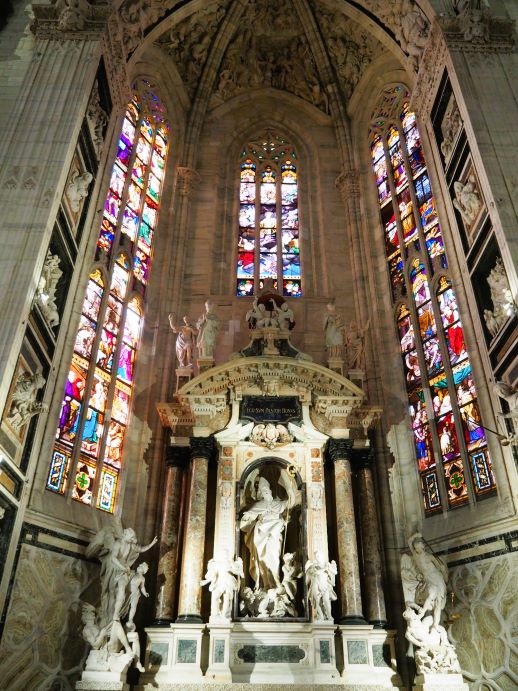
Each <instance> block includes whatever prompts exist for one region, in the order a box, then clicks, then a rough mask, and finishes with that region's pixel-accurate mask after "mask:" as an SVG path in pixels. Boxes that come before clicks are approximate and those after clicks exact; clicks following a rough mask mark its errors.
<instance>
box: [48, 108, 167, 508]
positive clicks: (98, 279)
mask: <svg viewBox="0 0 518 691" xmlns="http://www.w3.org/2000/svg"><path fill="white" fill-rule="evenodd" d="M167 146H168V135H167V126H166V125H165V123H164V122H163V121H162V122H160V118H159V119H158V120H157V119H156V117H155V118H154V119H153V120H151V119H148V118H147V117H145V116H144V110H143V107H142V105H141V103H140V101H139V100H138V99H137V98H135V99H134V100H133V101H132V102H131V103H130V104H129V106H128V108H127V111H126V114H125V117H124V120H123V124H122V131H121V135H120V138H119V141H118V149H117V156H116V160H115V163H114V165H113V169H112V174H111V179H110V187H109V190H108V194H107V196H106V202H105V206H104V214H103V218H102V223H101V228H100V231H99V235H98V240H97V246H98V254H100V255H101V256H104V257H105V258H106V259H107V261H105V262H103V261H101V262H99V263H98V264H96V265H95V267H94V268H93V270H92V272H91V273H90V277H89V280H88V284H87V288H86V295H85V298H84V302H83V307H82V310H81V317H80V320H79V328H78V331H77V335H76V339H75V345H74V353H73V356H72V362H71V364H70V370H69V373H68V378H67V382H66V385H65V392H64V396H63V402H62V405H61V412H60V416H59V422H58V428H57V430H56V439H55V443H54V450H53V453H52V459H51V463H50V469H49V474H48V478H47V485H46V486H47V489H49V490H51V491H53V492H57V493H58V494H65V493H67V492H70V493H71V495H72V497H73V498H74V499H76V500H77V501H79V502H82V503H83V504H90V505H95V506H96V507H97V508H99V509H102V510H104V511H108V512H113V510H114V507H115V499H116V496H117V486H118V482H119V477H120V472H121V467H122V449H123V445H124V439H125V435H126V430H127V426H128V421H129V416H130V406H131V396H132V390H133V378H134V367H135V361H136V353H137V346H138V342H139V338H140V333H141V329H142V321H143V316H144V295H145V287H146V284H147V280H148V276H149V269H150V262H151V257H152V244H153V234H154V232H155V229H156V223H157V217H158V209H159V204H160V191H161V187H162V182H163V177H164V169H165V160H166V154H167Z"/></svg>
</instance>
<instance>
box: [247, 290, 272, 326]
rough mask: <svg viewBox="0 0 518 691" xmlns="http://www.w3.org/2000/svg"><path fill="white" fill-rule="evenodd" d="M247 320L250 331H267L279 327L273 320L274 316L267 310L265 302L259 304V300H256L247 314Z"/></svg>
mask: <svg viewBox="0 0 518 691" xmlns="http://www.w3.org/2000/svg"><path fill="white" fill-rule="evenodd" d="M245 319H246V321H247V322H248V326H249V328H250V329H267V328H269V327H276V326H278V325H279V322H278V321H277V320H276V319H273V320H272V315H271V314H270V313H269V312H268V311H267V310H266V305H265V304H264V303H263V302H258V299H257V298H254V301H253V303H252V307H251V308H250V309H249V310H248V312H247V313H246V316H245Z"/></svg>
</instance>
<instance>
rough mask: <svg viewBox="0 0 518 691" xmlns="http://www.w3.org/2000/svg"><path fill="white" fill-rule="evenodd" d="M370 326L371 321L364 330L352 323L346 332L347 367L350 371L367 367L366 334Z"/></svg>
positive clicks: (368, 321)
mask: <svg viewBox="0 0 518 691" xmlns="http://www.w3.org/2000/svg"><path fill="white" fill-rule="evenodd" d="M369 326H370V319H368V320H367V323H366V324H365V326H364V327H363V328H361V327H360V325H359V324H358V323H357V322H355V321H352V322H351V323H350V324H349V328H348V329H347V331H346V332H345V338H344V343H345V365H346V368H347V369H348V370H351V369H364V367H365V334H366V333H367V331H368V329H369Z"/></svg>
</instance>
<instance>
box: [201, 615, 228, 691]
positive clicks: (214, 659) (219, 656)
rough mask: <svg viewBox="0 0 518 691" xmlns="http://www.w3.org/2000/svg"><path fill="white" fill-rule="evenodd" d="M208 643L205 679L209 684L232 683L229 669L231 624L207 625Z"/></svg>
mask: <svg viewBox="0 0 518 691" xmlns="http://www.w3.org/2000/svg"><path fill="white" fill-rule="evenodd" d="M208 628H209V635H210V642H209V666H208V668H207V671H206V672H205V679H206V680H207V681H211V682H225V681H232V671H231V669H230V632H231V630H232V623H231V622H228V623H225V624H223V623H222V624H219V623H211V622H209V624H208Z"/></svg>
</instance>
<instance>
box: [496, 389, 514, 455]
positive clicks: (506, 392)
mask: <svg viewBox="0 0 518 691" xmlns="http://www.w3.org/2000/svg"><path fill="white" fill-rule="evenodd" d="M493 390H494V391H495V393H496V394H497V395H498V396H500V398H503V399H504V400H505V401H507V405H508V406H509V412H508V413H497V416H498V417H499V418H501V419H502V420H510V421H511V424H512V428H513V431H512V432H509V431H508V430H507V428H505V432H506V434H505V438H504V439H502V440H501V444H502V445H503V446H507V445H509V444H511V445H513V446H518V387H516V386H514V387H513V386H511V385H510V384H507V383H506V382H504V381H497V382H495V384H494V385H493ZM504 424H505V423H504Z"/></svg>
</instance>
